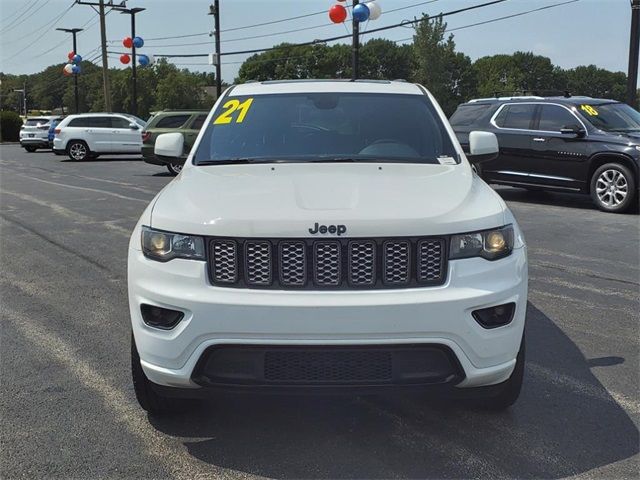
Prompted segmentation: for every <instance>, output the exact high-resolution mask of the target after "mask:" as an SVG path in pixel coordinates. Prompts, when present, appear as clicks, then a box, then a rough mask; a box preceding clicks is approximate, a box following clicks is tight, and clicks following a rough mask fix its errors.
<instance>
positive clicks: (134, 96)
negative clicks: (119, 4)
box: [120, 8, 146, 115]
mask: <svg viewBox="0 0 640 480" xmlns="http://www.w3.org/2000/svg"><path fill="white" fill-rule="evenodd" d="M144 10H146V8H127V9H121V10H120V13H124V14H127V15H131V41H133V40H134V39H135V38H136V13H140V12H142V11H144ZM137 114H138V81H137V76H136V44H135V43H133V45H131V115H137Z"/></svg>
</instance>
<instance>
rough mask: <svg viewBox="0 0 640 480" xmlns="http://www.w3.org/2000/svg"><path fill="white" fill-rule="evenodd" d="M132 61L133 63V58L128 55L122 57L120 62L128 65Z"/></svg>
mask: <svg viewBox="0 0 640 480" xmlns="http://www.w3.org/2000/svg"><path fill="white" fill-rule="evenodd" d="M130 61H131V57H130V56H129V55H127V54H126V53H124V54H122V55H120V62H121V63H124V64H125V65H126V64H127V63H129V62H130Z"/></svg>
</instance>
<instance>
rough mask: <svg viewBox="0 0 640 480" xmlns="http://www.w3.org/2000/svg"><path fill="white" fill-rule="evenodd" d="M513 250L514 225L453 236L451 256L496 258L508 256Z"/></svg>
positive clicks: (451, 257)
mask: <svg viewBox="0 0 640 480" xmlns="http://www.w3.org/2000/svg"><path fill="white" fill-rule="evenodd" d="M512 250H513V226H511V225H507V226H506V227H501V228H496V229H493V230H485V231H483V232H474V233H462V234H460V235H453V236H452V237H451V249H450V252H451V253H450V254H449V258H450V259H455V258H469V257H483V258H486V259H487V260H496V259H498V258H502V257H506V256H507V255H509V254H510V253H511V251H512Z"/></svg>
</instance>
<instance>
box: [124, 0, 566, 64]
mask: <svg viewBox="0 0 640 480" xmlns="http://www.w3.org/2000/svg"><path fill="white" fill-rule="evenodd" d="M506 1H507V0H491V1H489V2H485V3H481V4H477V5H471V6H469V7H464V8H459V9H457V10H451V11H449V12H444V13H440V14H439V15H438V16H439V17H446V16H449V15H455V14H458V13H463V12H467V11H470V10H476V9H478V8H483V7H488V6H491V5H495V4H498V3H503V2H506ZM572 1H577V0H572ZM421 21H422V19H415V20H404V21H402V22H400V23H395V24H392V25H386V26H384V27H378V28H374V29H371V30H367V31H364V32H362V35H365V34H371V33H376V32H382V31H385V30H390V29H393V28H398V27H405V26H407V25H413V24H416V23H419V22H421ZM351 37H352V35H351V34H350V33H349V34H346V35H338V36H335V37H329V38H322V39H317V40H311V41H308V42H301V43H293V44H290V45H288V46H289V47H292V48H293V47H304V46H308V45H316V44H319V43H328V42H335V41H337V40H344V39H346V38H351ZM278 48H280V47H279V46H273V47H266V48H256V49H252V50H240V51H232V52H222V53H221V54H220V55H222V56H227V55H245V54H249V53H262V52H268V51H271V50H276V49H278ZM112 53H115V52H112ZM155 56H156V57H164V58H197V57H207V56H209V54H208V53H189V54H156V55H155Z"/></svg>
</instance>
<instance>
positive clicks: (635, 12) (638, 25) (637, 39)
mask: <svg viewBox="0 0 640 480" xmlns="http://www.w3.org/2000/svg"><path fill="white" fill-rule="evenodd" d="M639 53H640V0H631V34H630V41H629V71H628V73H627V103H628V104H629V105H631V106H632V107H633V108H637V107H638V105H637V104H636V100H637V99H636V91H637V88H638V54H639Z"/></svg>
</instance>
